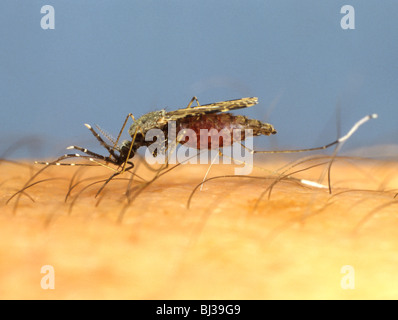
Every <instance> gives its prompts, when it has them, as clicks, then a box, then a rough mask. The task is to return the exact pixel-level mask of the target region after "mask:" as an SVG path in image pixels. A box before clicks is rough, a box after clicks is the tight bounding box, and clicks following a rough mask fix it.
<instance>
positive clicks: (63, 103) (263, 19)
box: [0, 0, 398, 158]
mask: <svg viewBox="0 0 398 320" xmlns="http://www.w3.org/2000/svg"><path fill="white" fill-rule="evenodd" d="M346 4H349V5H352V6H353V7H354V8H355V27H356V29H355V30H343V29H342V28H341V27H340V20H341V18H342V17H343V16H344V14H341V13H340V9H341V7H342V6H343V5H346ZM43 5H52V6H53V7H54V9H55V29H54V30H43V29H42V28H41V27H40V20H41V18H42V16H43V15H44V14H41V13H40V9H41V7H42V6H43ZM397 17H398V3H397V2H396V1H387V0H385V1H353V0H349V1H348V0H347V1H319V0H316V1H315V0H314V1H309V0H302V1H287V0H285V1H280V0H273V1H265V0H235V1H234V0H213V1H209V0H201V1H193V0H163V1H162V0H154V1H150V0H146V1H115V0H113V1H111V0H109V1H98V0H96V1H94V0H91V1H89V0H86V1H83V0H80V1H32V0H23V1H17V0H12V1H9V0H2V1H1V2H0V39H1V52H0V108H1V115H2V116H1V120H0V124H1V128H0V130H1V132H0V134H1V139H0V143H1V147H0V151H2V150H6V149H7V148H8V147H10V146H12V145H20V146H21V148H20V149H18V150H14V153H12V154H11V153H9V154H8V155H7V156H11V155H12V156H33V157H50V158H56V157H57V156H58V155H61V154H63V153H64V150H63V149H64V148H65V147H66V146H69V145H71V144H77V145H81V146H84V147H89V148H92V149H93V150H94V151H98V150H101V149H100V148H99V147H98V144H97V142H96V140H95V139H94V137H93V136H92V135H91V134H90V132H89V131H88V130H87V129H86V128H85V127H84V126H83V123H90V124H99V125H100V126H101V128H103V129H105V130H106V131H108V132H110V133H111V134H113V135H114V136H116V135H117V133H118V131H119V129H120V127H121V124H122V122H123V120H124V118H125V116H126V115H127V114H128V113H129V112H132V113H133V114H134V115H136V116H140V115H142V114H144V113H146V112H149V111H153V110H158V109H161V108H163V107H167V109H168V110H172V109H175V108H179V107H185V106H186V105H187V103H188V102H189V100H190V99H191V97H192V96H194V95H196V96H198V98H199V101H200V102H201V103H202V104H205V103H211V102H216V101H222V100H230V99H235V98H241V97H247V96H257V97H259V99H260V104H258V105H257V106H255V107H252V108H250V109H247V110H240V112H239V113H240V114H245V115H248V116H250V117H255V118H258V119H261V120H266V121H268V122H270V123H272V124H273V125H274V126H275V128H276V129H277V130H278V134H277V135H276V136H273V137H260V138H258V139H256V141H255V143H257V146H258V147H259V148H271V147H275V146H277V147H278V148H281V149H283V148H292V147H293V148H300V147H315V146H317V145H320V144H325V143H328V142H330V141H332V140H334V139H335V138H336V137H337V135H338V132H339V130H340V132H341V133H345V132H346V131H347V130H348V129H349V128H350V127H351V126H352V125H353V124H354V123H355V122H356V121H357V120H359V119H360V118H361V117H363V116H364V115H366V114H368V113H373V112H376V113H378V114H379V119H377V120H375V121H372V122H370V123H367V124H365V126H364V127H361V129H360V131H358V132H357V133H356V135H355V136H353V137H352V138H351V140H350V141H349V142H348V143H347V144H346V146H345V149H350V148H358V147H365V146H372V145H380V144H390V143H395V142H396V141H397V138H398V128H397V120H398V108H397V101H398V90H397V88H398V86H397V81H398V77H397V75H398V59H397V57H398V22H397ZM339 128H340V129H339ZM35 137H38V138H39V139H38V140H36V141H31V139H32V138H35ZM22 141H26V142H27V144H26V145H24V144H23V142H22Z"/></svg>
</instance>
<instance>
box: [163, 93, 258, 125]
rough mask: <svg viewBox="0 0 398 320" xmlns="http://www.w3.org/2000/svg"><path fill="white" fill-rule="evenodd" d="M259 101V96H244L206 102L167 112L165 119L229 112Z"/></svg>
mask: <svg viewBox="0 0 398 320" xmlns="http://www.w3.org/2000/svg"><path fill="white" fill-rule="evenodd" d="M257 103H258V98H256V97H251V98H242V99H236V100H228V101H221V102H216V103H210V104H204V105H200V106H196V107H189V108H183V109H178V110H175V111H170V112H166V114H165V120H166V121H172V120H174V121H175V120H178V119H181V118H184V117H187V116H196V115H201V114H205V113H218V112H228V111H231V110H236V109H242V108H248V107H251V106H254V105H255V104H257Z"/></svg>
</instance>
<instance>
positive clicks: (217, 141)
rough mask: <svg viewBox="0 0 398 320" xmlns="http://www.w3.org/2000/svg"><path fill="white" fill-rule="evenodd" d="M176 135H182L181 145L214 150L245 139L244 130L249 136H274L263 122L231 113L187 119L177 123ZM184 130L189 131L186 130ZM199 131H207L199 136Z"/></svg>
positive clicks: (267, 124)
mask: <svg viewBox="0 0 398 320" xmlns="http://www.w3.org/2000/svg"><path fill="white" fill-rule="evenodd" d="M176 129H177V134H178V133H182V134H184V135H185V139H182V142H181V143H182V144H185V145H186V146H187V147H191V148H197V149H214V148H218V147H220V148H221V147H227V146H230V145H231V144H232V143H233V142H234V141H241V140H244V139H245V138H247V137H248V136H247V132H245V129H251V130H252V134H251V136H259V135H267V136H269V135H271V134H275V133H276V130H275V129H274V127H273V126H272V125H271V124H269V123H265V122H261V121H259V120H255V119H249V118H247V117H245V116H241V115H237V116H235V115H233V114H231V113H221V114H203V115H198V116H194V117H187V118H184V119H181V120H179V121H177V128H176ZM184 129H191V130H186V132H184V131H183V130H184ZM201 129H207V130H208V134H207V135H204V136H203V133H202V136H201Z"/></svg>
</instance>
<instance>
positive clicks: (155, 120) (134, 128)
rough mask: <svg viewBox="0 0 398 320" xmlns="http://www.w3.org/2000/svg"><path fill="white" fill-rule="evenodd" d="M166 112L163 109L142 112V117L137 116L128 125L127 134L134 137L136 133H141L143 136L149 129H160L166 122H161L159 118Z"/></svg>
mask: <svg viewBox="0 0 398 320" xmlns="http://www.w3.org/2000/svg"><path fill="white" fill-rule="evenodd" d="M165 114H166V111H165V110H160V111H153V112H149V113H147V114H144V115H143V116H142V117H140V118H138V119H137V120H136V121H134V123H133V124H132V125H131V126H130V129H129V135H130V136H131V137H134V135H135V134H136V132H137V134H142V136H145V134H146V133H147V131H149V130H151V129H161V128H163V126H164V125H165V124H167V122H162V121H161V120H162V119H163V118H164V116H165Z"/></svg>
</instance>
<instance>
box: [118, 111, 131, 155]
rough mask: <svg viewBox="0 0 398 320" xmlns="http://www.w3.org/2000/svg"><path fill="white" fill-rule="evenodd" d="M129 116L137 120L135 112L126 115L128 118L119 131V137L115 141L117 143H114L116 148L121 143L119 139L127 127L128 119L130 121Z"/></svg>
mask: <svg viewBox="0 0 398 320" xmlns="http://www.w3.org/2000/svg"><path fill="white" fill-rule="evenodd" d="M129 118H131V119H133V121H134V122H135V118H134V116H133V114H132V113H129V114H128V115H127V116H126V119H125V120H124V122H123V125H122V128H121V129H120V131H119V134H118V136H117V139H116V141H115V144H114V145H113V148H114V149H115V148H116V146H117V144H118V143H119V139H120V137H121V135H122V133H123V130H124V128H125V127H126V124H127V121H128V119H129Z"/></svg>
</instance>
